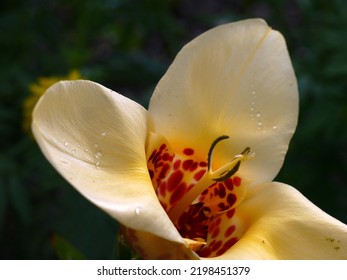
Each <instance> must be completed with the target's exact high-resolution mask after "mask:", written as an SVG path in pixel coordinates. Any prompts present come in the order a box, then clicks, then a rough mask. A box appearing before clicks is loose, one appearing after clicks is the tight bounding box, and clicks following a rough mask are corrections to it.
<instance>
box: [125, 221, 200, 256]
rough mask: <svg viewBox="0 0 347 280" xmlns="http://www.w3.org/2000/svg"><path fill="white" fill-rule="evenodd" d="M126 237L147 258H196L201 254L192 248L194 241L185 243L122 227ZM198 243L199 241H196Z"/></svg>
mask: <svg viewBox="0 0 347 280" xmlns="http://www.w3.org/2000/svg"><path fill="white" fill-rule="evenodd" d="M122 232H123V234H124V236H125V238H126V239H127V240H128V241H129V242H130V243H131V245H132V247H133V248H134V250H135V251H136V252H137V253H138V254H139V255H140V256H141V258H143V259H146V260H195V259H199V256H198V255H197V254H196V253H194V251H193V250H191V249H190V248H191V247H193V246H194V245H195V244H194V241H192V240H186V239H184V241H185V244H182V243H177V242H172V241H169V240H167V239H163V238H160V237H158V236H156V235H154V234H151V233H148V232H143V231H135V230H132V229H129V228H125V227H123V228H122ZM195 243H198V242H195Z"/></svg>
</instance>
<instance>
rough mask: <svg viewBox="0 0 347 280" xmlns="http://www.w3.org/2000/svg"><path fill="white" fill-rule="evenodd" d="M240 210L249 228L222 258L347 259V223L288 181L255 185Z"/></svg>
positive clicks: (240, 215)
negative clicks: (311, 200) (332, 214)
mask: <svg viewBox="0 0 347 280" xmlns="http://www.w3.org/2000/svg"><path fill="white" fill-rule="evenodd" d="M237 211H238V213H239V217H240V218H242V220H243V221H245V222H246V223H247V224H248V228H247V229H246V232H245V235H244V236H243V237H242V238H241V239H240V240H239V241H238V242H237V243H236V244H235V245H234V246H233V247H231V248H230V249H229V251H227V252H226V253H225V254H224V255H222V256H220V257H219V258H220V259H347V225H345V224H343V223H341V222H340V221H338V220H336V219H335V218H333V217H331V216H329V215H328V214H326V213H325V212H323V211H322V210H320V209H319V208H318V207H316V206H315V205H314V204H312V203H311V202H310V201H309V200H307V199H306V198H305V197H304V196H303V195H302V194H301V193H299V192H298V191H297V190H295V189H294V188H292V187H290V186H288V185H285V184H281V183H265V184H262V185H258V186H257V187H255V188H252V189H251V190H250V192H249V193H248V198H246V199H245V201H244V202H243V203H242V204H241V205H240V206H239V207H238V208H237Z"/></svg>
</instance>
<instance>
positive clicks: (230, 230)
mask: <svg viewBox="0 0 347 280" xmlns="http://www.w3.org/2000/svg"><path fill="white" fill-rule="evenodd" d="M226 138H228V137H226V136H222V137H219V138H218V139H216V141H214V142H213V143H212V146H211V149H210V151H209V153H208V159H207V160H204V159H202V158H201V157H200V156H199V154H198V153H197V151H195V150H194V149H193V148H191V147H186V148H183V149H181V150H179V151H175V152H174V151H173V150H172V148H171V147H170V146H169V144H168V143H167V141H166V140H165V139H164V138H163V137H162V136H159V135H152V143H151V144H150V145H149V147H148V150H147V159H148V160H147V166H148V171H149V174H150V176H151V180H152V183H153V186H154V189H155V191H156V193H157V196H158V199H159V201H160V203H161V205H162V206H163V208H164V209H165V211H166V212H167V213H168V216H169V217H170V219H171V220H172V222H173V223H174V225H175V226H176V228H177V230H178V231H179V232H180V234H181V236H182V237H183V238H186V239H190V240H194V241H197V242H195V244H194V246H192V249H193V250H194V251H196V252H197V253H198V254H199V255H200V256H201V257H214V256H219V255H221V254H223V253H224V252H225V251H226V250H228V249H229V248H230V247H231V246H232V245H234V244H235V243H236V242H237V241H238V240H239V238H240V237H241V235H242V233H243V226H242V223H241V222H240V220H239V219H238V217H237V211H236V206H237V205H238V204H239V203H240V202H241V200H242V199H243V197H244V195H245V191H246V186H245V185H246V184H245V182H244V180H243V179H242V178H241V177H240V176H237V174H236V173H237V171H238V169H239V167H240V164H241V161H243V160H245V159H247V154H248V153H249V148H246V149H245V150H244V151H243V152H242V153H241V154H239V155H236V156H235V157H234V159H233V160H232V161H231V162H230V163H228V164H226V165H224V166H222V167H220V168H219V169H217V170H216V171H213V170H212V169H211V161H212V152H213V149H214V147H215V145H216V144H217V143H218V142H219V141H221V140H223V139H226ZM153 139H154V141H153Z"/></svg>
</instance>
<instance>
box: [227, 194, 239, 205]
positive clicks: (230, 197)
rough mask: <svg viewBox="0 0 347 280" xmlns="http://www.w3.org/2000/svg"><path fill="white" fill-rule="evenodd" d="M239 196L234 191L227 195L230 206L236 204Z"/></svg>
mask: <svg viewBox="0 0 347 280" xmlns="http://www.w3.org/2000/svg"><path fill="white" fill-rule="evenodd" d="M236 200H237V198H236V195H234V194H233V193H229V194H228V196H227V202H228V204H229V205H230V206H232V205H234V203H235V202H236Z"/></svg>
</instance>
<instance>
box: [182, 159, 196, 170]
mask: <svg viewBox="0 0 347 280" xmlns="http://www.w3.org/2000/svg"><path fill="white" fill-rule="evenodd" d="M193 163H194V161H193V160H191V159H187V160H185V161H184V162H183V164H182V167H183V169H184V170H188V169H189V168H190V166H191V165H192V164H193Z"/></svg>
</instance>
